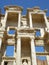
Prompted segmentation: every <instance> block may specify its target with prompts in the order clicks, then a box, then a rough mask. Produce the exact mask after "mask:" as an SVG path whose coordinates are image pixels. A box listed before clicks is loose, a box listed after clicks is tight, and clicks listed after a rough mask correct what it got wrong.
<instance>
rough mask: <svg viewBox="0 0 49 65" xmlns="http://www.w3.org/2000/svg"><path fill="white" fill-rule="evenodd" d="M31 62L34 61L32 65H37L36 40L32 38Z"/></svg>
mask: <svg viewBox="0 0 49 65" xmlns="http://www.w3.org/2000/svg"><path fill="white" fill-rule="evenodd" d="M31 58H32V59H31V60H32V65H37V62H36V53H35V45H34V39H33V38H31Z"/></svg>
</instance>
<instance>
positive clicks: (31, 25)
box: [29, 13, 33, 28]
mask: <svg viewBox="0 0 49 65" xmlns="http://www.w3.org/2000/svg"><path fill="white" fill-rule="evenodd" d="M29 19H30V28H32V27H33V24H32V17H31V13H29Z"/></svg>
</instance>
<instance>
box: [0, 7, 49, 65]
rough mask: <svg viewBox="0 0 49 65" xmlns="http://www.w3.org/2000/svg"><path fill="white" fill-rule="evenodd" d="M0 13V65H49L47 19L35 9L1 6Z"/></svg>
mask: <svg viewBox="0 0 49 65" xmlns="http://www.w3.org/2000/svg"><path fill="white" fill-rule="evenodd" d="M4 9H5V14H4V15H3V14H0V65H49V17H47V16H46V13H47V10H41V9H40V8H39V7H37V6H36V7H33V8H27V14H26V15H22V11H23V8H22V7H19V6H5V7H4Z"/></svg>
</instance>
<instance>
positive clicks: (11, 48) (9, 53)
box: [6, 46, 14, 57]
mask: <svg viewBox="0 0 49 65" xmlns="http://www.w3.org/2000/svg"><path fill="white" fill-rule="evenodd" d="M6 56H8V57H12V56H14V46H7V47H6Z"/></svg>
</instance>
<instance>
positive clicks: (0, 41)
mask: <svg viewBox="0 0 49 65" xmlns="http://www.w3.org/2000/svg"><path fill="white" fill-rule="evenodd" d="M1 44H2V39H1V38H0V50H1Z"/></svg>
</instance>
